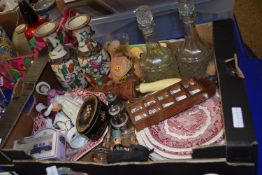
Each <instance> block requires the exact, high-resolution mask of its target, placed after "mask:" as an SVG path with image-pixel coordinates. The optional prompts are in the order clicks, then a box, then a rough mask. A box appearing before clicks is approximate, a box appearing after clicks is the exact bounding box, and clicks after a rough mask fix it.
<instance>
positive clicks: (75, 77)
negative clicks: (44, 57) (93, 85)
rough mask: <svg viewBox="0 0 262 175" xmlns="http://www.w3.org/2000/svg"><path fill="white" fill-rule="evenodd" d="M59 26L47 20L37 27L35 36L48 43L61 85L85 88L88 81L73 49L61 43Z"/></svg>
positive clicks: (53, 65) (52, 63)
mask: <svg viewBox="0 0 262 175" xmlns="http://www.w3.org/2000/svg"><path fill="white" fill-rule="evenodd" d="M57 27H58V25H57V23H54V22H46V23H44V24H42V25H41V26H39V27H38V28H37V29H36V32H35V36H36V37H37V38H43V40H44V41H45V42H46V43H47V45H48V48H49V59H50V63H51V67H52V70H53V71H54V73H55V74H56V77H57V79H58V80H59V82H60V83H61V85H62V86H63V87H64V88H65V89H67V90H68V89H74V88H79V87H82V88H85V87H86V86H87V85H88V82H87V81H86V79H85V77H84V74H83V72H82V70H81V68H80V67H79V63H78V61H77V59H76V58H74V55H75V54H74V53H73V49H70V48H65V47H64V46H63V45H62V44H61V43H60V41H59V39H58V37H57V34H56V30H57ZM72 57H73V58H72Z"/></svg>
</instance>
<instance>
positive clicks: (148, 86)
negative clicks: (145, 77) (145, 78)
mask: <svg viewBox="0 0 262 175" xmlns="http://www.w3.org/2000/svg"><path fill="white" fill-rule="evenodd" d="M179 81H181V79H180V78H169V79H164V80H159V81H155V82H152V83H141V84H140V85H139V86H138V88H137V90H138V91H139V92H141V93H146V92H154V91H159V90H161V89H164V88H166V87H168V86H171V85H172V84H175V83H177V82H179Z"/></svg>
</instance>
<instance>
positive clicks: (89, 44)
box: [66, 15, 110, 86]
mask: <svg viewBox="0 0 262 175" xmlns="http://www.w3.org/2000/svg"><path fill="white" fill-rule="evenodd" d="M90 20H91V17H90V16H88V15H77V16H74V17H72V18H71V19H70V20H69V21H68V23H67V24H66V28H67V29H68V30H72V31H73V35H74V37H75V38H76V39H77V42H78V61H79V64H80V66H81V68H82V69H83V70H84V72H85V74H86V78H87V79H88V80H89V82H90V83H91V84H92V85H94V86H95V85H98V86H102V85H104V84H109V83H110V78H109V73H110V56H109V54H108V53H107V51H106V50H105V49H104V48H103V47H102V45H101V44H100V43H98V42H97V41H95V40H93V39H92V36H93V35H94V31H93V30H92V28H91V27H90V26H89V25H88V24H89V22H90Z"/></svg>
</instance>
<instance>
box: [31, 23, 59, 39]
mask: <svg viewBox="0 0 262 175" xmlns="http://www.w3.org/2000/svg"><path fill="white" fill-rule="evenodd" d="M46 25H51V27H52V25H53V28H51V29H49V30H48V32H40V30H41V29H42V28H43V27H44V26H46ZM57 28H58V24H57V23H56V22H45V23H43V24H41V25H40V26H38V27H37V28H36V31H35V37H38V38H42V37H47V36H49V35H51V34H52V33H54V32H55V31H56V29H57Z"/></svg>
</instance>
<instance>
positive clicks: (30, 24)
mask: <svg viewBox="0 0 262 175" xmlns="http://www.w3.org/2000/svg"><path fill="white" fill-rule="evenodd" d="M18 5H19V9H20V12H21V14H22V16H23V18H24V20H25V22H26V24H27V26H26V29H25V36H26V38H27V40H28V42H29V45H30V46H34V45H35V44H34V43H35V41H34V33H35V30H36V28H37V27H38V26H40V25H41V24H43V23H44V22H47V20H46V19H45V18H40V17H38V15H37V14H36V12H35V11H34V10H33V8H32V7H31V6H30V5H29V4H28V3H27V2H26V1H25V0H19V2H18Z"/></svg>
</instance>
